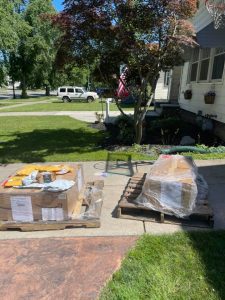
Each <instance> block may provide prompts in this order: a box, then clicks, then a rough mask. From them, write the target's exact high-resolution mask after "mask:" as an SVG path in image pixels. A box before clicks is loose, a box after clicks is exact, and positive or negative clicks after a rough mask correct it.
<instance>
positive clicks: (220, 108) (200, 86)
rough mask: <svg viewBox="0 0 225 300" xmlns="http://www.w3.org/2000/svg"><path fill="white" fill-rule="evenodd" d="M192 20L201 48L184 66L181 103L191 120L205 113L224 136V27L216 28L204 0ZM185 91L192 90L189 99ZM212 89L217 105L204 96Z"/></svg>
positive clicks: (196, 50)
mask: <svg viewBox="0 0 225 300" xmlns="http://www.w3.org/2000/svg"><path fill="white" fill-rule="evenodd" d="M211 2H216V1H211ZM220 2H221V1H220ZM192 22H193V24H194V26H195V29H196V38H197V42H198V44H199V45H200V47H198V48H195V49H193V50H192V53H191V55H190V60H189V61H188V62H186V63H185V64H184V66H183V68H182V77H181V86H180V95H179V104H180V107H181V108H182V109H183V110H184V111H186V112H189V114H188V113H187V114H186V116H188V118H189V120H192V121H194V120H195V119H196V115H198V120H199V116H202V117H203V118H202V120H203V121H205V122H209V123H210V122H211V125H212V126H214V130H215V133H216V134H217V135H218V136H220V137H221V138H223V139H225V81H224V76H225V75H224V62H225V26H222V27H220V28H219V29H217V30H216V29H215V28H214V21H213V18H212V16H211V15H210V14H209V12H208V10H207V9H206V6H205V1H199V9H198V12H197V13H196V15H195V17H194V18H193V20H192ZM224 24H225V23H224ZM186 90H191V91H192V98H191V99H190V100H187V99H185V96H184V93H185V91H186ZM210 91H211V92H215V93H216V97H215V102H214V104H206V103H205V100H204V95H205V94H206V93H207V92H210ZM184 115H185V114H184ZM200 118H201V117H200ZM209 125H210V124H209Z"/></svg>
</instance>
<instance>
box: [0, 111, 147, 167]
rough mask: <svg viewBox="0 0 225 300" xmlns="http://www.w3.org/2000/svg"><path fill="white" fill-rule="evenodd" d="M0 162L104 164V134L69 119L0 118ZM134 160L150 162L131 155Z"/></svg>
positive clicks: (54, 117)
mask: <svg viewBox="0 0 225 300" xmlns="http://www.w3.org/2000/svg"><path fill="white" fill-rule="evenodd" d="M0 121H1V126H0V162H1V163H12V162H45V161H49V162H53V161H55V162H57V161H91V160H93V161H100V160H106V158H107V153H108V152H107V151H106V150H104V149H102V148H101V146H100V145H101V141H102V139H103V138H104V137H105V135H106V133H105V132H100V131H98V130H96V129H93V128H91V127H90V126H89V125H88V124H87V123H85V122H81V121H78V120H75V119H72V118H70V117H62V116H57V117H56V116H49V117H46V116H45V117H1V119H0ZM127 154H131V155H132V159H134V160H139V159H141V160H144V159H150V158H149V157H147V156H146V155H140V154H137V153H134V152H129V153H127Z"/></svg>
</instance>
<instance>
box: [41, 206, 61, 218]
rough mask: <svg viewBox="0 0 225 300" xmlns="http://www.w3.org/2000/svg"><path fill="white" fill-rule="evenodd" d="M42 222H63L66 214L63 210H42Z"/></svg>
mask: <svg viewBox="0 0 225 300" xmlns="http://www.w3.org/2000/svg"><path fill="white" fill-rule="evenodd" d="M41 213H42V220H43V221H63V220H64V214H63V209H62V208H59V207H57V208H42V209H41Z"/></svg>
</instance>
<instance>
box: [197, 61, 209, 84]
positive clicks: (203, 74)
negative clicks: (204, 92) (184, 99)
mask: <svg viewBox="0 0 225 300" xmlns="http://www.w3.org/2000/svg"><path fill="white" fill-rule="evenodd" d="M200 67H201V69H200V77H199V79H200V80H207V79H208V71H209V58H208V59H205V60H202V61H201V66H200Z"/></svg>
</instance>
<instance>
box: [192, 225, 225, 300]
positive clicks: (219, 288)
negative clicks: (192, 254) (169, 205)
mask: <svg viewBox="0 0 225 300" xmlns="http://www.w3.org/2000/svg"><path fill="white" fill-rule="evenodd" d="M188 236H189V239H190V241H191V243H192V246H193V248H194V249H195V250H196V251H197V252H198V255H199V258H200V260H201V262H202V264H203V265H204V273H205V274H204V275H205V279H206V280H207V282H208V284H209V285H210V286H211V287H212V288H213V289H214V291H215V295H218V298H217V297H215V298H213V299H225V232H224V231H218V232H189V233H188ZM187 267H188V266H187ZM196 279H197V278H196ZM208 299H209V298H208Z"/></svg>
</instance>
